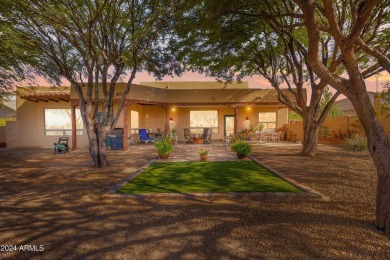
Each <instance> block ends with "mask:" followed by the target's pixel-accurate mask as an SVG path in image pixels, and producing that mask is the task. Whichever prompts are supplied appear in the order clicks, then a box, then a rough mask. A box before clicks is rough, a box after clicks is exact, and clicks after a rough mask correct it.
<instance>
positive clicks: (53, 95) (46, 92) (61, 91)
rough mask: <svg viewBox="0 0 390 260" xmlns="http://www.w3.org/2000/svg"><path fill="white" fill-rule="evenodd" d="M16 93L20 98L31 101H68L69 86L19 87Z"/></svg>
mask: <svg viewBox="0 0 390 260" xmlns="http://www.w3.org/2000/svg"><path fill="white" fill-rule="evenodd" d="M17 94H18V95H19V97H20V98H21V99H25V100H29V101H32V102H36V103H38V102H49V101H53V102H60V101H65V102H69V100H70V87H19V88H18V89H17Z"/></svg>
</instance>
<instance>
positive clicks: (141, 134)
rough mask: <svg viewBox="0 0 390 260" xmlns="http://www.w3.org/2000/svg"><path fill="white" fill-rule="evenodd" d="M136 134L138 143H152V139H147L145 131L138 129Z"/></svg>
mask: <svg viewBox="0 0 390 260" xmlns="http://www.w3.org/2000/svg"><path fill="white" fill-rule="evenodd" d="M138 133H139V140H140V142H143V143H146V144H147V143H149V142H152V143H154V139H153V138H150V137H149V135H148V132H146V129H139V130H138Z"/></svg>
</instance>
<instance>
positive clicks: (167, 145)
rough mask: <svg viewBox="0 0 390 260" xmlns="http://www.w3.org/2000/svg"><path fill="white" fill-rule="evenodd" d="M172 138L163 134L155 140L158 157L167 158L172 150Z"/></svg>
mask: <svg viewBox="0 0 390 260" xmlns="http://www.w3.org/2000/svg"><path fill="white" fill-rule="evenodd" d="M173 144H174V140H173V139H172V138H170V137H169V136H163V137H162V138H161V140H159V141H157V142H155V146H156V148H157V152H158V155H159V156H160V159H168V157H169V154H170V153H171V152H172V151H173V150H174V146H173Z"/></svg>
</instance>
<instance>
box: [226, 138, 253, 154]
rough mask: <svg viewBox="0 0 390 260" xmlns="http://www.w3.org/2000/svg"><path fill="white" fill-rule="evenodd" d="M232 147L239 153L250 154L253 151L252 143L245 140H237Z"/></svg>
mask: <svg viewBox="0 0 390 260" xmlns="http://www.w3.org/2000/svg"><path fill="white" fill-rule="evenodd" d="M231 149H232V150H233V151H234V152H236V153H237V155H242V156H248V155H250V154H251V153H252V145H250V144H249V143H245V142H243V141H236V142H234V143H233V144H232V145H231Z"/></svg>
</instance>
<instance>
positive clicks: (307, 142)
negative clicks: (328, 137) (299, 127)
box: [301, 118, 319, 157]
mask: <svg viewBox="0 0 390 260" xmlns="http://www.w3.org/2000/svg"><path fill="white" fill-rule="evenodd" d="M318 129H319V126H318V124H316V123H315V122H314V121H313V120H311V119H307V118H303V148H302V151H301V155H303V156H308V157H315V156H316V154H317V146H318Z"/></svg>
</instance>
